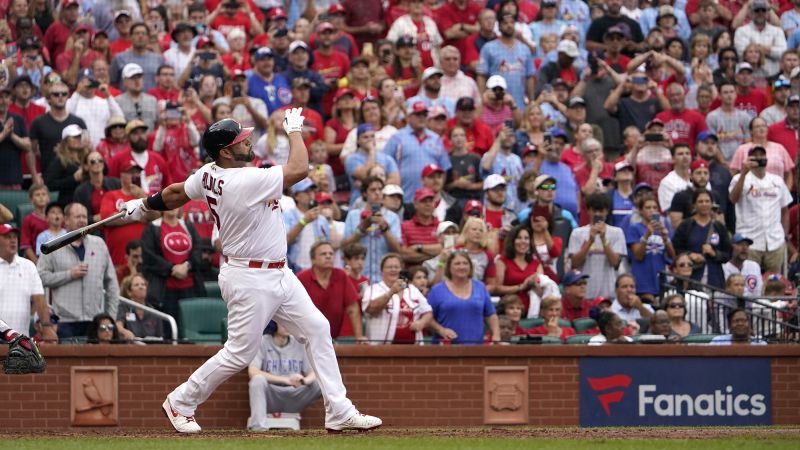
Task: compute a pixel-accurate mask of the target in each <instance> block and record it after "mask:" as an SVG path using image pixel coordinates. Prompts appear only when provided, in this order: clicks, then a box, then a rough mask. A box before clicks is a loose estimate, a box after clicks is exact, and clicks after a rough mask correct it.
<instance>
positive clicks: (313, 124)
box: [281, 77, 325, 147]
mask: <svg viewBox="0 0 800 450" xmlns="http://www.w3.org/2000/svg"><path fill="white" fill-rule="evenodd" d="M310 98H311V80H309V79H308V78H304V77H297V78H295V79H294V80H292V103H291V104H289V105H286V106H284V107H283V108H281V109H292V108H303V117H305V120H303V141H304V142H305V143H306V147H310V146H311V143H312V142H314V141H318V140H319V141H321V140H323V139H324V138H325V122H323V121H322V116H320V115H319V113H318V112H316V111H314V110H313V109H311V108H308V100H309V99H310Z"/></svg>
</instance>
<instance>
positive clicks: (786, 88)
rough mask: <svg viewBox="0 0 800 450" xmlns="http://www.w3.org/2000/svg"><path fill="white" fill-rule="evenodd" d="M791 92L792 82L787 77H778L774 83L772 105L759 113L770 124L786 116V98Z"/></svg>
mask: <svg viewBox="0 0 800 450" xmlns="http://www.w3.org/2000/svg"><path fill="white" fill-rule="evenodd" d="M791 92H792V82H791V81H789V80H788V79H787V78H778V79H777V80H775V81H774V82H773V83H772V106H770V107H769V108H767V109H765V110H763V111H761V114H759V115H758V116H759V117H761V118H762V119H764V121H765V122H767V125H768V126H769V125H772V124H775V123H778V122H780V121H781V120H783V119H785V118H786V99H787V98H789V94H791Z"/></svg>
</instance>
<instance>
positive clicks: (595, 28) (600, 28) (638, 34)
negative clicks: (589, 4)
mask: <svg viewBox="0 0 800 450" xmlns="http://www.w3.org/2000/svg"><path fill="white" fill-rule="evenodd" d="M617 24H619V25H620V26H627V27H628V29H629V30H630V33H629V35H630V36H631V40H633V42H636V43H637V44H638V43H639V42H642V41H643V40H644V35H643V34H642V29H641V27H639V23H638V22H636V21H635V20H633V19H631V18H630V17H626V16H620V17H609V16H603V17H601V18H599V19H595V20H593V21H592V24H591V25H590V26H589V31H587V32H586V40H587V41H593V42H603V35H604V34H605V32H606V30H608V29H609V28H611V27H613V26H614V25H617ZM622 53H624V54H626V55H628V56H633V55H631V54H630V52H627V51H624V50H623V52H622Z"/></svg>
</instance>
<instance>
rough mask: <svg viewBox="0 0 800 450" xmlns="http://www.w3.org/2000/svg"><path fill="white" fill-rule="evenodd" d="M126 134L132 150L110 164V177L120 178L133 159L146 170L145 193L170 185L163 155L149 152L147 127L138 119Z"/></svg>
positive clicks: (122, 153)
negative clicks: (124, 168)
mask: <svg viewBox="0 0 800 450" xmlns="http://www.w3.org/2000/svg"><path fill="white" fill-rule="evenodd" d="M125 134H127V135H128V142H130V144H131V149H130V150H129V151H127V152H120V153H119V154H118V155H117V156H115V157H114V158H112V159H111V161H109V162H108V176H110V177H117V178H119V176H120V173H122V170H123V167H125V166H126V165H127V164H128V162H129V161H131V159H132V160H133V161H135V162H136V165H137V166H139V167H141V168H143V169H144V170H142V181H141V184H140V186H141V187H142V189H144V192H145V193H150V194H153V193H156V192H158V191H160V190H161V189H162V188H163V187H164V186H167V185H168V184H169V183H170V180H169V166H168V165H167V162H166V161H165V160H164V158H163V157H162V156H161V155H159V154H158V153H156V152H153V151H150V150H147V125H145V123H144V122H142V121H141V120H138V119H134V120H131V121H130V122H128V124H127V125H126V126H125ZM251 151H252V149H251ZM250 159H251V160H252V158H250Z"/></svg>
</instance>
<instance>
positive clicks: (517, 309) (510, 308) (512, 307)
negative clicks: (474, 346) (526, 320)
mask: <svg viewBox="0 0 800 450" xmlns="http://www.w3.org/2000/svg"><path fill="white" fill-rule="evenodd" d="M524 309H525V306H524V305H523V304H522V300H520V299H519V296H518V295H516V294H509V295H504V296H503V297H502V298H501V299H500V302H499V303H497V314H502V315H505V316H506V317H508V319H509V320H511V324H512V325H513V327H514V336H524V335H525V334H527V333H526V332H525V329H524V328H522V327H521V326H519V321H520V320H522V311H523V310H524ZM501 331H502V330H501Z"/></svg>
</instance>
